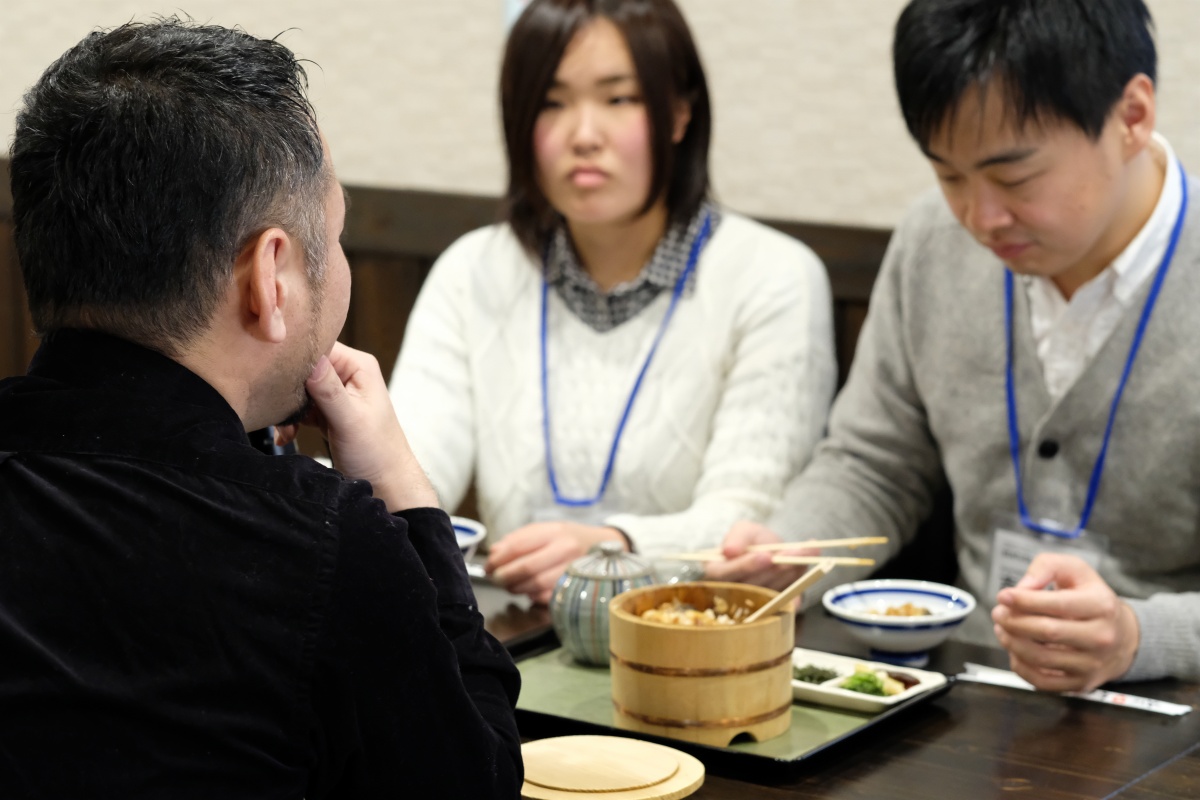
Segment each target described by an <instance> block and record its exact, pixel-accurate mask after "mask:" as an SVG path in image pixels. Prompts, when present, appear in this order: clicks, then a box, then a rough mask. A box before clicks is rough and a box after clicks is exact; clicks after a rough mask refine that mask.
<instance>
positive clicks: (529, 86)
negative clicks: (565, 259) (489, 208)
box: [500, 0, 712, 252]
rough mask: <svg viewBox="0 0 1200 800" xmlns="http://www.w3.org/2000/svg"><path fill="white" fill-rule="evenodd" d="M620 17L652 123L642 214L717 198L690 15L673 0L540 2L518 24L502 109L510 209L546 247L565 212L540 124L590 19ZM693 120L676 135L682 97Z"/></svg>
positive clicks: (520, 226) (679, 211)
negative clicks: (545, 174)
mask: <svg viewBox="0 0 1200 800" xmlns="http://www.w3.org/2000/svg"><path fill="white" fill-rule="evenodd" d="M597 17H603V18H605V19H607V20H609V21H610V22H612V23H613V24H614V25H615V26H616V27H617V29H618V30H619V31H620V32H621V35H622V36H623V37H624V38H625V43H626V44H627V45H628V46H629V51H630V53H631V55H632V57H633V63H634V67H635V68H636V69H637V77H638V82H639V83H640V84H641V88H642V97H643V99H644V101H645V106H646V115H647V117H648V118H649V123H650V142H651V145H650V147H651V161H652V163H653V170H652V174H651V178H650V192H649V195H648V196H647V197H646V204H645V206H643V208H642V212H641V213H646V212H647V211H649V210H650V209H651V208H652V207H653V206H654V204H655V203H656V202H658V200H659V198H660V197H664V196H665V199H666V205H667V211H668V214H669V216H670V219H671V220H672V221H673V222H679V221H685V220H687V219H690V218H691V217H692V216H693V215H695V213H696V212H697V211H698V210H699V208H700V205H701V203H703V202H704V200H705V199H706V198H707V197H708V192H709V180H708V147H709V143H710V141H711V140H712V110H711V107H710V105H709V98H708V82H707V81H706V80H705V77H704V68H703V67H702V66H701V64H700V55H699V53H698V52H697V51H696V44H695V42H694V41H693V39H692V34H691V31H690V30H689V29H688V25H687V22H686V21H685V20H684V18H683V15H682V14H681V13H680V12H679V9H678V8H677V7H676V6H675V4H674V3H673V2H671V0H533V2H532V3H530V4H529V6H528V7H527V8H526V9H525V11H524V13H522V14H521V16H520V17H519V18H518V19H517V21H516V23H515V24H514V25H513V29H512V33H511V34H510V35H509V37H508V45H507V47H506V48H505V51H504V63H503V67H502V68H501V73H500V108H501V111H502V115H503V119H504V142H505V145H506V148H507V151H508V190H507V192H506V193H505V196H504V204H503V207H502V214H503V216H504V218H505V219H506V220H507V221H508V223H509V224H510V225H511V226H512V228H513V231H514V232H515V233H516V235H517V238H518V239H519V240H520V241H521V243H522V244H524V245H525V247H527V248H529V249H530V250H531V251H534V252H536V251H538V250H540V249H541V247H542V246H543V245H544V244H545V242H546V241H547V237H548V236H549V235H550V233H551V232H552V231H553V230H554V228H555V226H556V224H557V214H556V212H555V211H554V209H553V208H552V207H551V206H550V202H549V201H548V200H547V199H546V196H545V195H544V194H543V192H542V190H541V188H540V186H539V185H538V177H537V159H536V158H535V156H534V152H533V130H534V125H535V124H536V123H537V118H538V114H539V113H541V110H542V107H543V104H544V103H545V100H546V93H547V92H548V91H549V90H550V87H551V85H552V84H553V82H554V74H555V72H556V71H557V70H558V63H559V61H561V60H562V56H563V53H564V52H565V51H566V49H567V45H568V44H570V42H571V40H572V39H573V38H574V37H575V35H576V34H577V33H578V32H579V31H580V30H582V29H583V28H584V27H585V26H586V25H587V24H588V23H589V22H591V21H592V20H594V19H596V18H597ZM681 100H682V101H684V102H686V103H687V104H688V105H689V107H690V109H691V121H690V122H689V123H688V126H687V130H686V131H685V132H684V136H683V139H682V140H681V141H680V142H679V143H678V144H676V143H674V142H673V141H672V133H673V132H674V119H675V109H676V107H677V105H678V103H679V101H681Z"/></svg>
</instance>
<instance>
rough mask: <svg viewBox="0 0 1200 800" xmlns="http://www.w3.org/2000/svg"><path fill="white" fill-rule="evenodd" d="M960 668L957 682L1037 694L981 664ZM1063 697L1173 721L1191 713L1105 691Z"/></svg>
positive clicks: (1002, 671) (1009, 674)
mask: <svg viewBox="0 0 1200 800" xmlns="http://www.w3.org/2000/svg"><path fill="white" fill-rule="evenodd" d="M963 667H964V668H965V670H966V671H965V672H961V673H959V675H958V679H959V680H960V681H975V682H976V683H990V684H992V685H993V686H1008V687H1011V688H1013V689H1026V690H1028V691H1031V692H1036V691H1037V689H1036V688H1034V686H1033V684H1032V683H1029V682H1028V681H1026V680H1025V679H1024V678H1022V677H1021V676H1019V675H1017V673H1015V672H1010V671H1009V670H1006V669H996V668H995V667H985V666H983V665H982V664H972V663H971V662H969V661H968V662H967V663H965V664H963ZM1064 694H1065V695H1066V696H1068V697H1080V698H1083V699H1084V700H1095V701H1096V702H1097V703H1108V704H1109V705H1113V706H1126V707H1127V708H1140V709H1141V710H1143V711H1153V712H1154V713H1156V714H1169V715H1171V716H1173V717H1181V716H1183V715H1184V714H1187V713H1189V712H1190V711H1191V710H1192V707H1191V706H1185V705H1181V704H1179V703H1168V702H1167V701H1165V700H1154V699H1152V698H1149V697H1138V696H1137V695H1133V694H1123V693H1121V692H1110V691H1107V690H1105V689H1096V690H1095V691H1093V692H1087V693H1086V694H1084V693H1082V692H1064Z"/></svg>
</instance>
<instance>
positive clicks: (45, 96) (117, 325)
mask: <svg viewBox="0 0 1200 800" xmlns="http://www.w3.org/2000/svg"><path fill="white" fill-rule="evenodd" d="M11 168H12V190H13V215H14V221H15V226H16V238H17V248H18V254H19V257H20V261H21V267H22V272H23V276H24V280H25V286H26V289H27V293H28V297H29V303H30V308H31V311H32V313H33V318H34V322H35V325H36V326H37V328H38V329H39V332H40V333H41V335H42V336H43V343H42V346H41V348H40V349H39V351H38V353H37V355H36V356H35V358H34V361H33V364H32V365H31V367H30V370H29V373H28V375H26V376H24V377H20V378H12V379H9V380H6V381H3V382H0V653H3V656H2V657H0V797H5V798H20V797H54V798H58V797H71V798H88V797H122V798H153V797H163V798H172V799H173V800H174V799H177V798H190V797H196V798H200V797H222V798H238V797H245V798H259V799H261V798H292V799H298V798H302V797H303V798H308V800H316V798H325V797H355V798H362V797H401V796H409V797H471V798H482V797H516V796H517V795H518V793H519V790H520V786H521V777H522V770H521V762H520V750H519V741H518V737H517V732H516V727H515V725H514V721H513V711H512V709H513V705H514V704H515V701H516V694H517V688H518V676H517V673H516V670H515V668H514V667H513V665H512V661H511V659H509V657H508V655H507V654H506V653H505V651H504V649H503V648H502V647H501V646H500V645H499V644H498V643H497V642H496V641H495V640H494V639H492V638H491V637H490V636H489V635H488V634H487V633H485V632H484V630H483V620H482V618H481V616H480V615H479V613H478V611H477V609H476V608H475V606H474V597H473V594H472V592H471V588H470V584H469V582H468V580H467V576H466V573H465V570H464V568H463V564H462V558H461V556H460V554H459V552H458V549H457V546H456V544H455V541H454V535H453V532H452V530H451V528H450V525H449V519H448V518H447V516H446V515H445V513H444V512H442V511H440V510H438V509H437V507H436V506H437V498H436V496H435V495H434V492H433V490H432V488H431V487H430V486H429V483H428V481H427V480H426V479H425V477H424V474H423V473H422V471H421V469H420V466H419V465H418V464H417V463H416V461H415V459H414V458H413V457H412V454H411V452H410V451H409V449H408V445H407V442H406V441H405V438H404V434H403V432H402V431H401V429H400V426H399V424H398V423H397V421H396V418H395V416H394V414H393V413H392V408H391V403H390V401H389V399H388V395H387V390H386V387H385V385H384V382H383V378H382V376H381V375H380V372H379V367H378V365H377V364H376V362H375V360H374V359H373V358H371V357H370V356H367V355H365V354H363V353H358V352H356V351H353V350H351V349H349V348H347V347H345V346H343V345H340V344H335V340H336V337H337V334H338V332H339V330H340V329H341V327H342V324H343V322H344V321H345V317H346V311H347V308H348V302H349V291H350V273H349V268H348V266H347V263H346V258H345V256H344V254H343V253H342V250H341V247H340V245H339V244H338V237H339V235H340V233H341V229H342V224H343V217H344V212H345V205H344V200H343V194H342V189H341V187H340V185H339V184H338V182H337V179H336V177H335V176H334V172H333V167H332V163H331V161H330V157H329V152H328V149H327V148H326V147H325V146H324V143H323V141H322V139H321V136H320V133H319V131H318V129H317V126H316V122H315V118H314V114H313V111H312V108H311V107H310V105H309V103H308V101H307V99H306V98H305V94H304V73H303V70H302V68H301V67H300V66H299V65H298V64H297V62H296V60H295V58H294V56H293V55H292V53H291V52H289V51H288V50H287V49H286V48H285V47H283V46H282V45H280V44H278V43H276V42H272V41H264V40H260V39H256V38H254V37H251V36H249V35H247V34H245V33H244V32H240V31H232V30H226V29H222V28H216V27H202V26H195V25H192V24H188V23H182V22H179V21H177V20H163V21H159V22H155V23H150V24H129V25H124V26H122V27H120V28H116V29H114V30H111V31H107V32H97V33H93V34H91V35H89V36H88V37H87V38H85V39H84V40H83V41H82V42H80V43H79V44H78V45H76V46H75V47H73V48H72V49H71V50H69V51H68V52H67V53H66V54H64V55H63V57H62V58H60V59H59V60H58V61H57V62H56V63H55V64H54V65H52V66H51V67H50V68H49V69H48V70H47V71H46V73H45V74H44V75H43V76H42V78H41V79H40V80H39V82H38V83H37V85H35V86H34V88H33V89H32V90H31V91H30V92H29V94H28V95H27V96H26V98H25V104H24V108H23V109H22V111H21V112H20V115H19V116H18V119H17V132H16V137H15V139H14V142H13V147H12V162H11ZM301 420H307V421H309V422H313V423H315V424H318V425H320V427H321V428H322V429H323V431H324V433H325V435H326V437H327V438H328V440H329V443H330V447H331V451H332V454H333V458H334V462H335V464H336V466H337V468H338V470H339V471H334V470H329V469H325V468H323V467H321V466H319V465H317V464H316V463H315V462H313V461H311V460H309V459H307V458H304V457H299V456H278V457H273V456H266V455H263V454H261V453H259V452H258V451H257V450H255V449H254V448H253V447H252V446H251V445H250V443H249V441H248V440H247V434H246V432H247V430H253V429H257V428H262V427H265V426H267V425H270V424H274V423H283V425H284V427H283V431H284V435H285V436H290V435H293V434H294V424H295V423H297V422H299V421H301Z"/></svg>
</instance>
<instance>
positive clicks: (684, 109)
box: [671, 100, 692, 144]
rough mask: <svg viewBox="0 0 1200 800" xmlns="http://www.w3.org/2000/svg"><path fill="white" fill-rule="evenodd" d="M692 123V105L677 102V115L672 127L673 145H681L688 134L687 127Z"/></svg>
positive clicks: (680, 101)
mask: <svg viewBox="0 0 1200 800" xmlns="http://www.w3.org/2000/svg"><path fill="white" fill-rule="evenodd" d="M691 121H692V104H691V103H689V102H688V101H687V100H678V101H676V102H675V114H674V117H673V120H672V127H671V143H672V144H679V143H680V142H682V141H683V137H684V136H685V135H686V134H687V127H688V125H689V124H690V123H691Z"/></svg>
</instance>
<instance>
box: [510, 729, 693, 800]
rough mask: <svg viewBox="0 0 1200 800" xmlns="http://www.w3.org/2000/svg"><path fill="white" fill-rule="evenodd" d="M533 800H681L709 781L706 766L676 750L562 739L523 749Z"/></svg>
mask: <svg viewBox="0 0 1200 800" xmlns="http://www.w3.org/2000/svg"><path fill="white" fill-rule="evenodd" d="M521 755H522V758H523V759H524V761H525V785H524V786H523V787H522V789H521V796H522V797H527V798H530V800H578V798H580V797H588V796H590V797H594V798H604V800H676V798H681V797H687V796H688V795H690V794H692V793H693V792H695V791H696V790H697V789H699V788H700V786H701V785H702V784H703V783H704V765H703V764H701V763H700V762H699V761H698V760H696V759H695V758H693V757H692V756H689V755H688V754H687V753H682V752H680V751H678V750H674V749H672V748H670V747H664V746H662V745H659V744H653V743H651V742H643V741H640V740H637V739H626V738H623V737H619V736H560V737H557V738H554V739H540V740H538V741H534V742H527V743H526V744H524V745H522V747H521Z"/></svg>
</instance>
